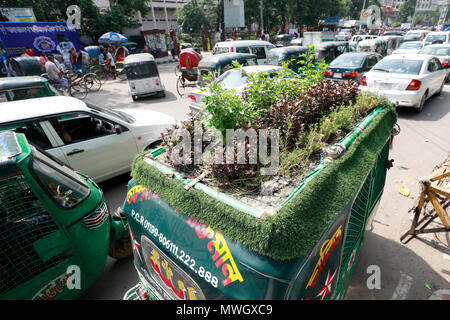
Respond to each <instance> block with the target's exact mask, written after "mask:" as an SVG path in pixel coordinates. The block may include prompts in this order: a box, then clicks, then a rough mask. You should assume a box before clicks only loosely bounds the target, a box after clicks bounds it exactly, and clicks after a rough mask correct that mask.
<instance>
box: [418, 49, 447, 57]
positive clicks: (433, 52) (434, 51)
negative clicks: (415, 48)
mask: <svg viewBox="0 0 450 320" xmlns="http://www.w3.org/2000/svg"><path fill="white" fill-rule="evenodd" d="M419 53H422V54H431V55H435V56H450V47H425V48H423V49H422V50H420V52H419Z"/></svg>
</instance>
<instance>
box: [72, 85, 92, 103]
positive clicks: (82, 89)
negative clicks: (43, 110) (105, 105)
mask: <svg viewBox="0 0 450 320" xmlns="http://www.w3.org/2000/svg"><path fill="white" fill-rule="evenodd" d="M69 94H70V95H71V96H72V97H74V98H77V99H80V100H83V99H84V98H86V97H87V94H88V89H87V88H86V86H84V85H82V84H80V83H73V84H71V85H70V86H69Z"/></svg>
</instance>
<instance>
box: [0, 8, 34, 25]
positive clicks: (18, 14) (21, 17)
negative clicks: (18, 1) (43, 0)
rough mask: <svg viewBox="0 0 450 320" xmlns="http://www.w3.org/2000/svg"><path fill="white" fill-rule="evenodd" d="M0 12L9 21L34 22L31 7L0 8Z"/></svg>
mask: <svg viewBox="0 0 450 320" xmlns="http://www.w3.org/2000/svg"><path fill="white" fill-rule="evenodd" d="M0 12H1V14H2V15H3V16H4V17H5V18H6V19H8V21H11V22H36V17H35V16H34V11H33V8H0Z"/></svg>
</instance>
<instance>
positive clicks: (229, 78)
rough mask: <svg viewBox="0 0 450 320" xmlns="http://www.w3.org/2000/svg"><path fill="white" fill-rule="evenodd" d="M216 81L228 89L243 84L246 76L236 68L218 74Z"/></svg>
mask: <svg viewBox="0 0 450 320" xmlns="http://www.w3.org/2000/svg"><path fill="white" fill-rule="evenodd" d="M217 83H220V85H221V86H222V87H223V88H225V89H227V90H230V89H233V88H237V87H240V86H243V85H245V84H246V83H247V77H243V76H242V74H241V72H239V71H238V70H230V71H228V72H225V73H224V74H223V75H222V76H220V77H219V78H218V79H217Z"/></svg>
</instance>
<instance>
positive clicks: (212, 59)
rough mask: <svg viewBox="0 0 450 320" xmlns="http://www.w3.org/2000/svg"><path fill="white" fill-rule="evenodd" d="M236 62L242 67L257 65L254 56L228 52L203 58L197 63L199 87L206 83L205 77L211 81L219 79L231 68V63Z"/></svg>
mask: <svg viewBox="0 0 450 320" xmlns="http://www.w3.org/2000/svg"><path fill="white" fill-rule="evenodd" d="M235 61H237V62H238V63H239V64H240V65H242V66H253V65H257V64H258V60H257V57H256V55H255V54H251V53H236V52H228V53H221V54H216V55H212V56H208V57H205V58H203V59H201V60H200V62H199V63H198V67H197V69H198V80H197V84H198V85H199V86H204V85H206V83H207V77H208V76H212V77H213V79H216V78H217V77H219V76H220V75H221V74H222V73H224V72H225V71H227V70H229V69H232V68H233V63H234V62H235Z"/></svg>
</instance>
